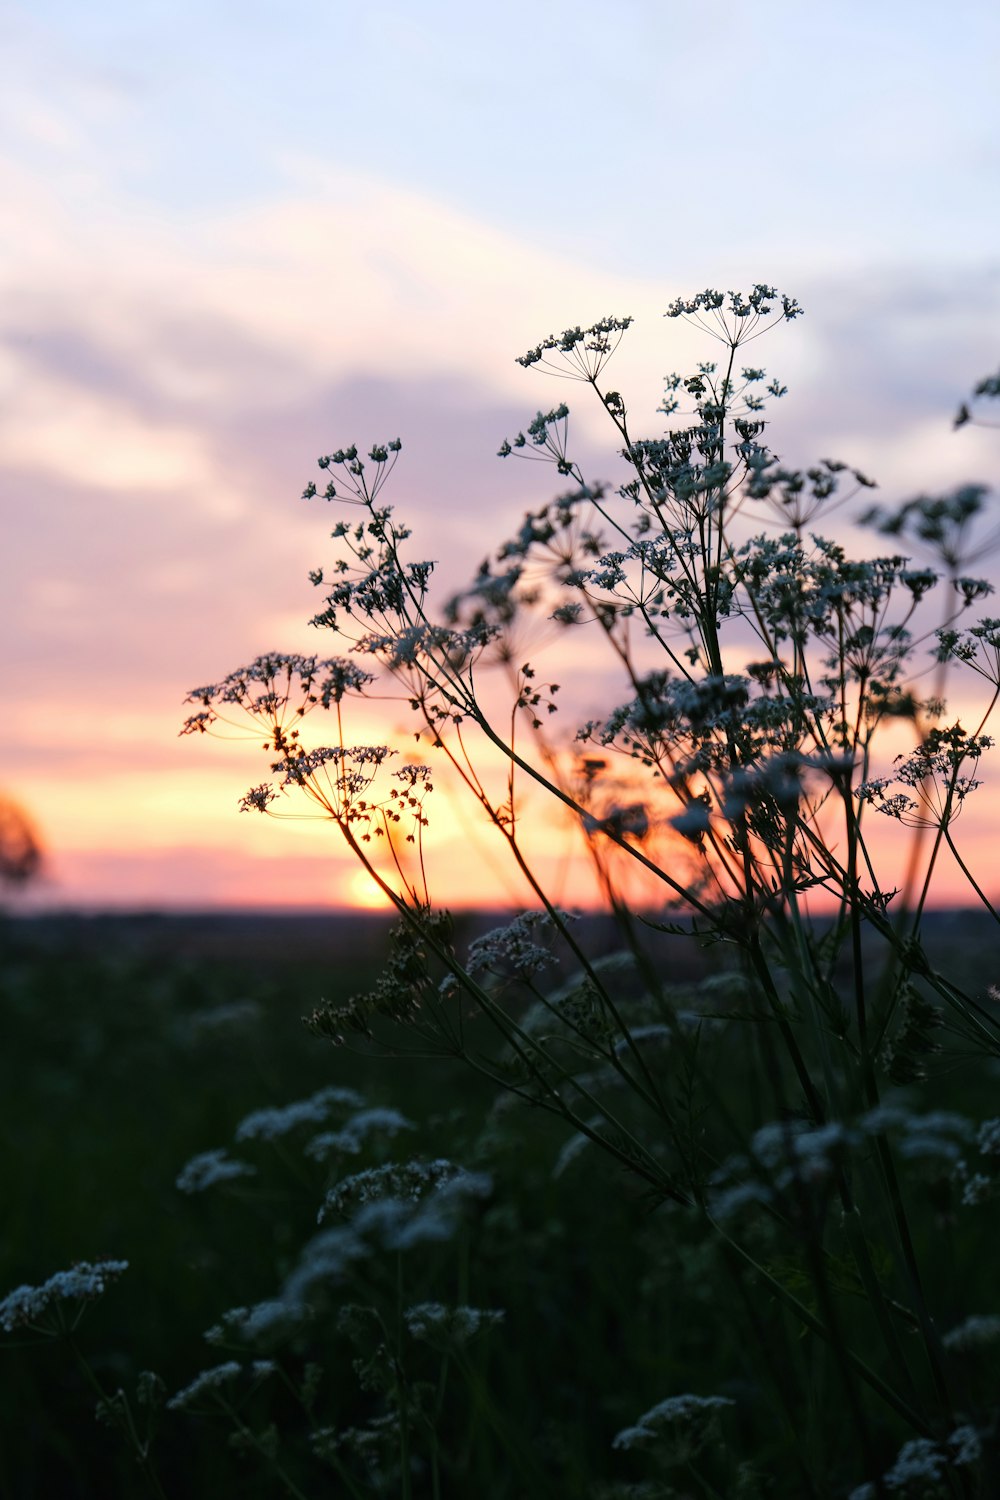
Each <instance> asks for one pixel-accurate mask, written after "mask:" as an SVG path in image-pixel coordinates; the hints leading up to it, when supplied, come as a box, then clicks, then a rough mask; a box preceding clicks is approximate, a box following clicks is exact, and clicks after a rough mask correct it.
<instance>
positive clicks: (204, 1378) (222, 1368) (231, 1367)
mask: <svg viewBox="0 0 1000 1500" xmlns="http://www.w3.org/2000/svg"><path fill="white" fill-rule="evenodd" d="M242 1372H243V1366H242V1365H240V1364H238V1363H237V1362H236V1360H235V1359H230V1360H227V1361H226V1363H225V1364H222V1365H213V1366H212V1368H211V1369H209V1370H202V1372H201V1374H200V1375H196V1376H195V1378H194V1379H193V1380H192V1381H191V1383H190V1385H186V1386H185V1387H184V1388H183V1390H180V1391H178V1392H177V1394H176V1396H171V1398H170V1400H169V1401H168V1402H167V1407H168V1409H169V1410H170V1411H182V1410H183V1409H184V1407H186V1406H191V1405H192V1404H193V1403H194V1402H195V1401H197V1400H198V1398H199V1397H200V1396H205V1395H208V1394H209V1393H211V1392H214V1391H218V1390H220V1389H221V1388H222V1386H224V1385H228V1383H229V1382H230V1381H231V1380H235V1379H236V1378H237V1376H238V1375H241V1374H242Z"/></svg>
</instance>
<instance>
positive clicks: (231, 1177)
mask: <svg viewBox="0 0 1000 1500" xmlns="http://www.w3.org/2000/svg"><path fill="white" fill-rule="evenodd" d="M256 1174H257V1168H256V1167H254V1166H251V1165H250V1163H249V1162H248V1161H238V1160H237V1159H236V1158H235V1157H232V1156H227V1155H226V1152H225V1151H224V1150H223V1149H222V1148H219V1149H217V1150H215V1151H201V1152H199V1154H198V1155H197V1156H192V1158H191V1160H190V1161H189V1162H188V1163H187V1165H186V1166H185V1167H184V1168H183V1169H182V1170H181V1172H180V1174H179V1175H178V1178H177V1186H178V1187H179V1188H180V1190H181V1192H182V1193H203V1192H204V1191H205V1189H206V1188H210V1187H215V1185H216V1184H217V1183H220V1182H234V1181H235V1180H236V1178H238V1177H254V1176H256Z"/></svg>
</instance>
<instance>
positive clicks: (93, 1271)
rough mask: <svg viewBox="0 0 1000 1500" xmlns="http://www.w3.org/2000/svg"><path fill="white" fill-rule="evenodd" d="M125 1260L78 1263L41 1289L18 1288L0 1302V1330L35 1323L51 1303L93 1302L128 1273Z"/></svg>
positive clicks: (9, 1329) (46, 1282)
mask: <svg viewBox="0 0 1000 1500" xmlns="http://www.w3.org/2000/svg"><path fill="white" fill-rule="evenodd" d="M128 1264H129V1263H128V1261H127V1260H98V1261H86V1260H81V1261H78V1262H77V1264H76V1265H74V1266H72V1267H71V1268H70V1270H68V1271H57V1272H56V1274H55V1275H54V1276H50V1277H49V1279H48V1281H43V1282H42V1284H41V1286H27V1285H25V1286H19V1287H15V1289H14V1291H12V1292H8V1293H7V1295H6V1297H4V1298H3V1299H2V1301H0V1328H2V1329H3V1331H4V1333H12V1332H13V1330H14V1329H15V1328H23V1327H26V1326H30V1325H32V1324H37V1323H38V1321H39V1320H40V1319H41V1318H42V1317H43V1316H44V1314H45V1313H46V1312H47V1310H48V1309H49V1308H50V1307H51V1306H52V1304H53V1303H58V1302H81V1303H83V1302H93V1301H94V1300H95V1299H96V1298H98V1297H100V1296H101V1295H102V1293H103V1292H104V1291H106V1289H107V1288H108V1286H109V1285H110V1284H111V1283H112V1282H114V1281H117V1280H118V1278H119V1276H121V1275H123V1274H124V1272H125V1271H127V1270H128Z"/></svg>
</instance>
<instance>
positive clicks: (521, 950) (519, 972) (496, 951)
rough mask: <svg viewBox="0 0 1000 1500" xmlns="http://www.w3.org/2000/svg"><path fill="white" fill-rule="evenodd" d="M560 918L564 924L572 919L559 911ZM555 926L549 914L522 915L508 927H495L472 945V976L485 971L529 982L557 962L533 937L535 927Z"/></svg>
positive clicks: (469, 964) (467, 965)
mask: <svg viewBox="0 0 1000 1500" xmlns="http://www.w3.org/2000/svg"><path fill="white" fill-rule="evenodd" d="M558 915H559V916H560V917H561V918H562V920H563V921H571V920H573V919H572V917H571V915H570V914H569V913H568V912H560V913H559V914H558ZM552 925H553V923H552V918H551V917H550V916H549V914H548V912H543V911H526V912H522V913H521V915H520V916H518V917H515V918H514V920H513V921H512V922H508V923H507V925H506V927H496V928H494V929H493V931H492V932H487V933H485V934H484V935H483V936H482V937H481V938H476V940H475V942H474V943H470V945H469V954H468V957H467V959H466V961H465V966H466V968H467V969H468V971H469V973H470V974H478V973H480V972H481V971H483V970H485V971H487V972H489V973H492V974H504V975H507V974H515V975H516V976H517V977H518V978H519V979H527V978H528V977H529V976H530V975H532V974H537V973H538V972H539V970H540V969H544V968H546V967H547V966H548V965H549V964H553V963H555V959H554V958H553V957H552V954H551V953H550V952H549V951H548V949H547V948H543V947H541V945H540V944H538V943H536V942H535V940H534V938H533V937H532V933H533V932H534V931H535V929H536V928H541V929H545V928H550V927H552Z"/></svg>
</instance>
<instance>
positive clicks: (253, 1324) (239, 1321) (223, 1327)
mask: <svg viewBox="0 0 1000 1500" xmlns="http://www.w3.org/2000/svg"><path fill="white" fill-rule="evenodd" d="M308 1316H309V1309H308V1308H307V1307H305V1306H303V1304H302V1303H301V1302H291V1301H288V1300H287V1299H285V1298H277V1297H273V1298H270V1299H269V1300H267V1301H265V1302H255V1303H253V1304H252V1305H251V1306H250V1307H231V1308H230V1309H229V1311H228V1312H224V1313H223V1314H222V1317H221V1318H220V1320H219V1322H218V1323H214V1324H213V1325H212V1327H211V1328H209V1329H207V1330H206V1333H205V1341H206V1343H209V1344H226V1343H228V1342H229V1341H230V1340H233V1339H237V1340H244V1341H246V1342H247V1343H253V1342H254V1341H255V1340H257V1339H262V1338H267V1337H269V1336H271V1335H274V1334H276V1333H280V1332H283V1331H284V1330H285V1329H287V1328H288V1327H289V1326H291V1325H294V1324H297V1323H301V1322H303V1321H304V1320H305V1319H306V1318H307V1317H308Z"/></svg>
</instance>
